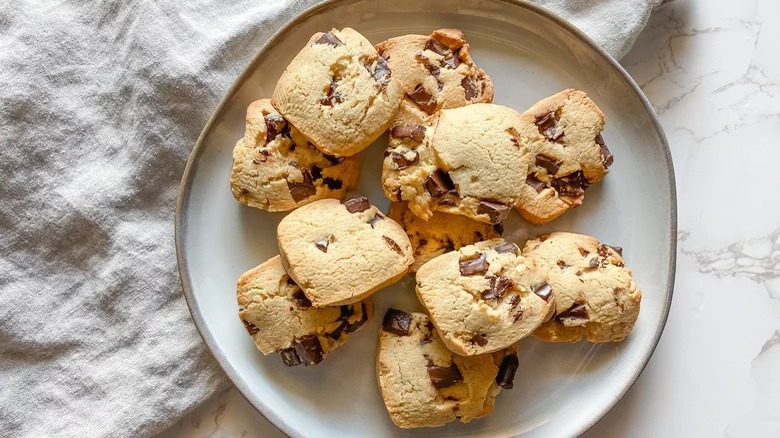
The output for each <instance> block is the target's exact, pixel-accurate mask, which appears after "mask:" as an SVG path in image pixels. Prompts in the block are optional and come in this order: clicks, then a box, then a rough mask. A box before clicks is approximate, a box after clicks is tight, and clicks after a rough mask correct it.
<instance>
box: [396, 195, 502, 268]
mask: <svg viewBox="0 0 780 438" xmlns="http://www.w3.org/2000/svg"><path fill="white" fill-rule="evenodd" d="M388 216H389V217H391V218H392V219H394V220H395V221H396V222H398V223H399V224H401V226H402V227H403V228H404V230H406V234H407V235H408V236H409V240H410V241H411V242H412V248H413V249H414V263H413V264H412V266H411V267H409V271H411V272H416V271H417V269H419V268H420V266H422V265H423V264H424V263H425V262H427V261H428V260H430V259H432V258H434V257H436V256H438V255H440V254H444V253H445V252H449V251H452V250H455V249H458V248H460V247H461V246H464V245H471V244H472V243H476V242H481V241H483V240H487V239H494V238H497V237H501V234H502V233H503V232H504V228H503V225H501V224H500V223H498V224H495V225H491V224H486V223H484V222H477V221H475V220H471V219H469V218H467V217H465V216H458V215H454V214H447V213H440V212H437V213H434V214H433V215H432V216H431V217H430V219H428V220H427V221H425V220H423V219H420V218H419V217H418V216H417V215H415V214H414V213H412V211H411V210H409V208H407V206H406V204H405V203H403V202H394V203H392V204H390V212H389V213H388Z"/></svg>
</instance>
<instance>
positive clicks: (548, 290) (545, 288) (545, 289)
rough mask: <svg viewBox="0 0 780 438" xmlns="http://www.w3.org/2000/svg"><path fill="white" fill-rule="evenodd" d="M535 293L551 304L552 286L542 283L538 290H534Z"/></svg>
mask: <svg viewBox="0 0 780 438" xmlns="http://www.w3.org/2000/svg"><path fill="white" fill-rule="evenodd" d="M534 293H535V294H536V295H539V297H540V298H541V299H543V300H544V301H546V302H548V303H549V302H550V300H551V299H552V286H550V285H549V284H547V283H542V284H540V285H539V286H538V287H537V288H536V289H534Z"/></svg>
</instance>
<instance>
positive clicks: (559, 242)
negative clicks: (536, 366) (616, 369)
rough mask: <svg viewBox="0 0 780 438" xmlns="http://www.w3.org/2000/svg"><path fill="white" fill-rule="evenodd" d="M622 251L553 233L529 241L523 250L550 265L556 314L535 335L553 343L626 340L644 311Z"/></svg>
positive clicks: (577, 236) (548, 278) (576, 236)
mask: <svg viewBox="0 0 780 438" xmlns="http://www.w3.org/2000/svg"><path fill="white" fill-rule="evenodd" d="M622 252H623V250H622V249H621V248H619V247H613V246H609V245H606V244H603V243H599V241H598V240H596V239H595V238H593V237H590V236H585V235H582V234H573V233H560V232H559V233H552V234H548V235H544V236H540V237H538V238H536V239H532V240H529V241H528V242H527V243H526V244H525V247H524V248H523V254H524V255H525V256H526V257H528V258H531V259H533V260H535V261H536V262H537V263H540V264H542V265H544V266H545V271H546V272H547V276H546V281H547V282H548V283H549V284H550V285H551V286H552V294H553V295H554V296H555V302H556V314H555V316H554V317H553V318H552V319H551V320H550V321H549V322H547V323H545V324H544V325H542V326H541V327H540V328H539V329H538V330H537V331H536V333H535V335H536V336H537V337H538V338H540V339H543V340H545V341H550V342H577V341H579V340H580V339H582V338H585V339H586V340H588V341H590V342H611V341H622V340H623V339H625V337H626V336H627V335H628V333H629V332H630V331H631V329H632V328H633V327H634V323H635V322H636V319H637V316H638V315H639V303H640V301H641V299H642V292H641V291H640V290H639V289H638V288H637V287H636V284H634V281H633V280H632V278H631V270H630V269H628V268H627V267H625V264H624V262H623V257H622V256H621V254H622Z"/></svg>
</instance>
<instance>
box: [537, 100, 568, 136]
mask: <svg viewBox="0 0 780 438" xmlns="http://www.w3.org/2000/svg"><path fill="white" fill-rule="evenodd" d="M560 118H561V109H560V108H558V109H557V110H555V111H550V112H549V113H547V114H543V115H541V116H538V117H537V118H536V120H534V123H536V127H537V129H539V133H540V134H542V135H543V136H545V138H547V140H550V141H554V142H556V143H563V132H561V133H557V128H558V122H559V121H560Z"/></svg>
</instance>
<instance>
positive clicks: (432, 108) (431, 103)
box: [406, 84, 436, 114]
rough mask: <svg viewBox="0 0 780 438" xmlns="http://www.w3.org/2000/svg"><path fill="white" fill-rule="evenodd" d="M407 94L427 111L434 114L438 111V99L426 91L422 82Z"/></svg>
mask: <svg viewBox="0 0 780 438" xmlns="http://www.w3.org/2000/svg"><path fill="white" fill-rule="evenodd" d="M406 95H407V96H408V97H409V99H411V100H412V102H414V103H416V104H417V106H419V107H420V109H421V110H423V111H425V112H426V113H428V114H433V113H434V112H436V99H434V98H433V96H431V95H430V94H428V92H427V91H425V88H423V86H422V84H418V85H417V86H416V87H415V88H414V90H412V92H411V94H409V93H407V94H406Z"/></svg>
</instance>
